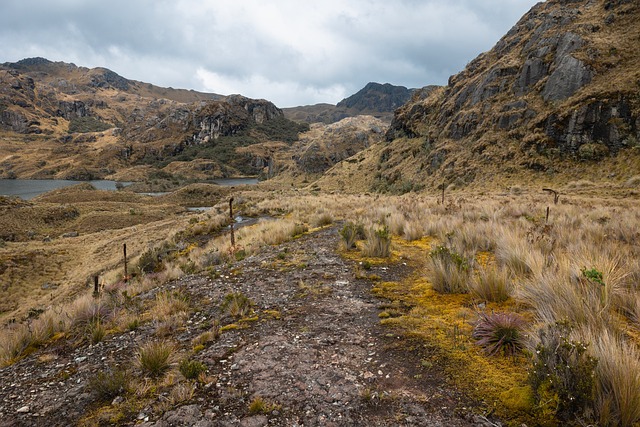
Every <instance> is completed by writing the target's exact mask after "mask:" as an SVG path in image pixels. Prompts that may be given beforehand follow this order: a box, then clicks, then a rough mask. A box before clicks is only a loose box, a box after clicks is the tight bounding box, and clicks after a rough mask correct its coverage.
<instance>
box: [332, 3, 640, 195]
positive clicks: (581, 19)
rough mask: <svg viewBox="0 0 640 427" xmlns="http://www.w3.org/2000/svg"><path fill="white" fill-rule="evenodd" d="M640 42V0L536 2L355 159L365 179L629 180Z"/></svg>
mask: <svg viewBox="0 0 640 427" xmlns="http://www.w3.org/2000/svg"><path fill="white" fill-rule="evenodd" d="M639 42H640V6H639V5H638V3H637V2H630V1H615V2H614V1H604V0H601V1H560V0H551V1H547V2H545V3H540V4H538V5H536V6H535V7H534V8H533V9H532V10H531V11H530V12H528V13H527V14H526V15H525V16H523V17H522V19H521V20H520V21H519V22H518V23H517V24H516V25H515V26H514V27H513V28H512V29H511V30H510V31H509V32H508V33H507V34H506V35H505V36H504V37H503V38H502V39H501V40H500V41H499V42H498V43H497V44H496V45H495V46H494V47H493V49H491V50H490V51H489V52H486V53H483V54H481V55H480V56H478V57H477V58H476V59H474V60H473V61H471V62H470V63H469V65H468V66H467V67H466V68H465V69H464V70H463V71H462V72H460V73H459V74H457V75H454V76H452V77H451V78H450V79H449V83H448V85H447V86H446V87H443V88H438V89H436V90H433V91H431V92H430V93H425V92H424V91H423V92H420V91H419V92H417V93H415V94H414V96H413V98H412V100H411V101H409V102H408V103H407V104H405V105H404V106H403V107H401V108H400V109H399V110H397V112H396V114H395V116H394V119H393V122H392V124H391V128H390V130H389V132H388V134H387V139H388V141H389V145H388V146H387V147H382V146H377V147H372V148H371V149H370V150H369V152H367V153H366V156H365V157H366V158H365V157H363V159H362V161H359V162H358V163H359V168H360V170H361V171H362V170H364V171H365V172H364V175H365V176H364V177H363V178H362V180H361V181H362V182H361V186H360V187H359V189H360V190H368V189H371V188H383V189H388V188H391V187H393V186H396V184H397V183H405V184H407V185H404V186H400V187H403V188H411V187H410V186H409V185H408V184H411V183H420V184H421V185H426V186H429V187H436V186H438V185H441V184H442V182H445V183H446V185H447V186H449V185H455V186H456V187H464V186H469V185H472V186H473V187H482V186H485V185H497V186H502V187H510V186H512V185H517V184H520V183H523V182H528V183H533V182H537V183H560V184H566V183H568V182H571V181H578V180H590V181H595V182H600V181H602V180H611V181H613V182H615V183H624V182H625V181H627V180H629V179H630V178H632V177H633V176H634V175H636V174H637V173H638V171H639V170H640V161H639V159H640V154H639V153H640V152H639V150H640V145H639V142H638V141H639V140H640V93H639V91H638V88H639V86H640V68H639V66H638V65H639V63H640V58H639V53H638V50H637V46H638V43H639ZM363 156H364V153H363ZM342 169H343V170H344V171H343V172H344V173H347V174H349V173H353V172H354V171H353V167H352V166H351V167H347V165H344V167H343V168H342ZM343 172H339V173H338V172H337V171H334V176H331V177H327V179H326V180H324V181H323V183H324V184H325V186H328V185H330V181H331V180H333V179H335V178H336V177H337V176H344V173H343ZM361 173H362V172H361ZM323 183H321V184H323Z"/></svg>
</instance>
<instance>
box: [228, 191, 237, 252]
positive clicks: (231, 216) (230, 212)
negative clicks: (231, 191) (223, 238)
mask: <svg viewBox="0 0 640 427" xmlns="http://www.w3.org/2000/svg"><path fill="white" fill-rule="evenodd" d="M229 218H231V246H232V247H234V246H235V245H236V237H235V235H234V233H233V223H234V219H233V197H232V198H231V199H230V200H229Z"/></svg>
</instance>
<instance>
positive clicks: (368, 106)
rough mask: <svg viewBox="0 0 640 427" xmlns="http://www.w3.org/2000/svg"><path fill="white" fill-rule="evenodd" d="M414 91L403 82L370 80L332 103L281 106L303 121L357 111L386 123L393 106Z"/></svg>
mask: <svg viewBox="0 0 640 427" xmlns="http://www.w3.org/2000/svg"><path fill="white" fill-rule="evenodd" d="M414 91H415V89H407V88H406V87H404V86H394V85H391V84H389V83H385V84H380V83H373V82H371V83H367V85H366V86H365V87H364V88H362V89H360V90H359V91H358V92H356V93H355V94H353V95H351V96H349V97H347V98H345V99H343V100H342V101H340V102H338V103H337V104H336V105H333V104H316V105H307V106H302V107H292V108H284V109H283V111H284V114H285V117H287V118H289V119H291V120H295V121H299V122H307V123H325V124H330V123H334V122H337V121H340V120H342V119H344V118H347V117H354V116H358V115H370V116H374V117H377V118H379V119H381V120H382V121H384V122H387V123H389V122H390V121H391V119H392V118H393V112H394V111H395V109H396V108H398V107H400V106H401V105H403V104H404V103H405V102H407V101H408V100H409V99H410V98H411V95H412V93H413V92H414Z"/></svg>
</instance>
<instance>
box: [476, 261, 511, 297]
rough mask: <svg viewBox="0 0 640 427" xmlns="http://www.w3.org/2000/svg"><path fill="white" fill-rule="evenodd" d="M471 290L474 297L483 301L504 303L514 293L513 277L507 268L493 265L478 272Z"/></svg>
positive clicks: (479, 269)
mask: <svg viewBox="0 0 640 427" xmlns="http://www.w3.org/2000/svg"><path fill="white" fill-rule="evenodd" d="M469 288H470V290H471V293H472V295H473V296H475V297H476V298H479V299H481V300H483V301H489V302H498V303H499V302H504V301H506V300H508V299H509V298H510V297H511V293H512V292H513V276H512V275H511V273H509V271H507V270H506V269H505V268H500V267H498V266H496V265H493V264H491V265H488V266H486V267H481V268H478V269H477V270H476V275H475V276H474V277H473V279H472V280H470V281H469Z"/></svg>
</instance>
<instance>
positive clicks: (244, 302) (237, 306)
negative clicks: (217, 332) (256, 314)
mask: <svg viewBox="0 0 640 427" xmlns="http://www.w3.org/2000/svg"><path fill="white" fill-rule="evenodd" d="M252 305H253V303H252V302H251V300H250V299H249V298H248V297H247V296H246V295H245V294H243V293H242V292H231V293H228V294H227V295H225V297H224V301H223V302H222V305H221V307H220V308H221V309H222V311H223V312H224V313H226V314H228V315H229V316H231V317H235V318H241V317H245V316H246V315H248V314H249V313H251V306H252Z"/></svg>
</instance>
